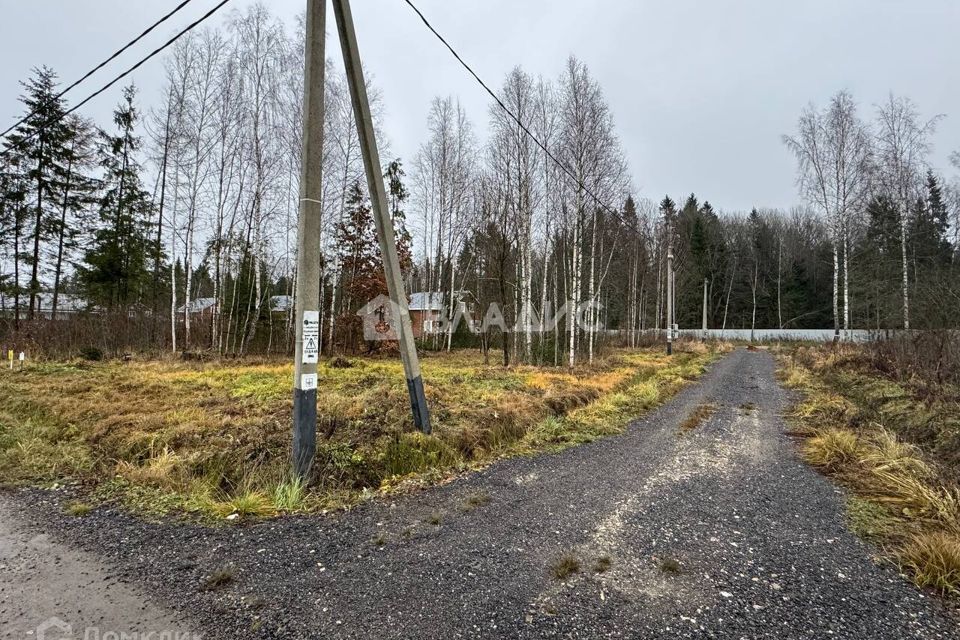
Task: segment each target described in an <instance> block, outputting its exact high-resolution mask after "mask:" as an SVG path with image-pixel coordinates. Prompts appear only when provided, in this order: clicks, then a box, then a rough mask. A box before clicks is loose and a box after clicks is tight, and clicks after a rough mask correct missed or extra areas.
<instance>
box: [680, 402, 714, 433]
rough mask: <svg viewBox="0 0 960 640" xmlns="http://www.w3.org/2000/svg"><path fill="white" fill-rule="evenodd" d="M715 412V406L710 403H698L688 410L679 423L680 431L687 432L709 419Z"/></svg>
mask: <svg viewBox="0 0 960 640" xmlns="http://www.w3.org/2000/svg"><path fill="white" fill-rule="evenodd" d="M716 412H717V406H716V405H715V404H712V403H709V402H707V403H704V404H701V405H698V406H697V407H696V408H695V409H694V410H693V411H691V412H690V415H688V416H687V417H686V418H684V420H683V422H681V423H680V433H689V432H691V431H693V430H694V429H696V428H697V427H699V426H700V425H701V424H703V423H704V422H706V421H707V420H709V419H710V417H711V416H712V415H713V414H714V413H716Z"/></svg>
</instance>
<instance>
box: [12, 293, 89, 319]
mask: <svg viewBox="0 0 960 640" xmlns="http://www.w3.org/2000/svg"><path fill="white" fill-rule="evenodd" d="M13 303H14V300H13V296H11V295H0V315H5V316H12V315H13V313H14V304H13ZM35 304H36V305H37V307H36V309H37V313H36V316H37V317H39V318H46V319H48V320H49V319H50V318H52V317H53V294H52V293H49V292H46V291H42V292H40V293H38V294H37V299H36V302H35ZM89 310H91V309H90V304H89V303H88V302H87V301H86V300H84V299H83V298H81V297H80V296H77V295H73V294H70V293H61V294H58V295H57V317H58V318H64V317H66V316H72V315H75V314H77V313H81V312H84V311H89ZM29 314H30V294H29V293H22V294H20V317H21V318H26V317H28V316H29Z"/></svg>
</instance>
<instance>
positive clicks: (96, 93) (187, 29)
mask: <svg viewBox="0 0 960 640" xmlns="http://www.w3.org/2000/svg"><path fill="white" fill-rule="evenodd" d="M228 2H230V0H221V1H220V2H219V3H218V4H217V5H215V6H214V7H213V8H212V9H210V10H209V11H207V12H206V13H205V14H203V15H202V16H200V17H199V18H197V19H196V20H194V21H193V22H191V23H190V24H188V25H187V26H186V27H184V28H183V30H181V31H180V32H179V33H177V35H175V36H173V37H172V38H170V39H169V40H167V41H166V42H165V43H163V44H162V45H160V46H159V47H157V48H156V49H154V50H153V51H151V52H150V53H149V54H147V55H146V56H144V57H143V58H141V59H140V60H139V61H137V63H136V64H134V65H133V66H132V67H130V68H129V69H127V70H126V71H124V72H123V73H121V74H120V75H118V76H116V77H115V78H114V79H113V80H111V81H110V82H108V83H106V84H105V85H103V86H102V87H100V88H99V89H97V90H96V91H94V92H93V93H91V94H90V95H89V96H87V97H86V98H84V99H83V100H81V101H80V102H78V103H77V104H75V105H74V106H72V107H70V108H69V109H67V110H66V111H64V112H63V113H62V114H60V115H59V116H57V117H56V118H53V119H52V120H50V121H48V122H44V123H43V124H41V125H40V127H38V128H37V129H36V130H35V131H34V132H33V133H31V134H30V135H29V136H27V137H25V138H23V139H21V140H20V141H19V142H17V143H16V144H14V145H11V146H8V147H7V148H6V149H4V150H3V151H0V155H3V154H6V153H9V152H10V151H12V150H13V149H14V148H15V147H17V146H19V145H22V144H23V143H25V142H26V141H27V140H30V139H31V138H33V137H34V136H36V135H37V134H38V133H39V132H40V131H42V130H43V129H44V128H45V127H48V126H50V125H52V124H56V123H57V122H59V121H60V120H63V119H64V118H66V117H67V116H68V115H70V114H71V113H73V112H74V111H76V110H77V109H79V108H80V107H82V106H83V105H85V104H87V103H88V102H90V101H91V100H93V99H94V98H96V97H97V96H99V95H100V94H101V93H103V92H104V91H106V90H107V89H109V88H110V87H112V86H113V85H115V84H116V83H118V82H120V81H121V80H123V79H124V78H126V77H127V76H128V75H130V74H131V73H133V72H134V71H136V70H137V69H139V68H140V67H141V66H143V65H144V64H145V63H146V62H147V61H148V60H150V59H152V58H154V57H155V56H157V55H158V54H159V53H160V52H162V51H163V50H164V49H166V48H167V47H169V46H170V45H172V44H173V43H174V42H176V41H177V40H179V39H180V38H182V37H183V36H184V35H186V34H187V33H189V32H190V31H192V30H193V29H195V28H196V27H197V26H199V25H200V24H201V23H202V22H204V21H205V20H206V19H207V18H209V17H210V16H212V15H213V14H215V13H216V12H217V11H219V10H220V9H221V8H222V7H223V6H224V5H225V4H227V3H228Z"/></svg>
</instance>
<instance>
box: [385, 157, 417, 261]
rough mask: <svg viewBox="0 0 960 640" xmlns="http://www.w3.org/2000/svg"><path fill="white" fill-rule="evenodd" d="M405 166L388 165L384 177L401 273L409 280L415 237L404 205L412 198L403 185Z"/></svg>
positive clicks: (398, 164) (395, 162)
mask: <svg viewBox="0 0 960 640" xmlns="http://www.w3.org/2000/svg"><path fill="white" fill-rule="evenodd" d="M405 175H406V173H405V172H404V170H403V164H402V163H401V162H400V160H399V159H397V160H394V161H393V162H391V163H390V164H388V165H387V170H386V172H385V173H384V174H383V177H384V178H386V179H387V182H388V184H389V194H390V219H391V220H392V221H393V230H394V233H395V236H396V241H397V256H398V257H399V259H400V271H401V272H403V276H404V280H407V279H409V276H410V273H411V271H412V270H413V236H411V235H410V231H409V230H408V229H407V216H406V213H404V211H403V205H404V203H405V202H406V201H407V198H409V197H410V192H409V191H407V188H406V187H405V186H404V184H403V176H405Z"/></svg>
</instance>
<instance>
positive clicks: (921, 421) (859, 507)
mask: <svg viewBox="0 0 960 640" xmlns="http://www.w3.org/2000/svg"><path fill="white" fill-rule="evenodd" d="M868 348H869V347H864V346H852V345H843V346H839V347H837V348H830V347H828V346H819V347H800V348H794V349H790V350H787V351H785V352H784V353H783V354H781V364H782V368H781V375H782V378H783V381H784V383H785V384H786V385H787V386H789V387H792V388H795V389H799V390H801V391H802V392H803V400H802V401H801V402H799V403H798V404H797V405H796V406H795V407H794V409H793V412H792V415H791V419H792V421H793V424H794V427H795V429H796V431H797V434H798V435H800V436H802V437H803V438H804V440H803V442H802V445H801V447H802V452H803V454H804V456H805V457H806V459H807V461H808V462H810V463H811V464H813V465H814V466H816V467H818V468H819V469H821V470H822V471H823V472H825V473H827V474H829V475H830V476H831V477H833V478H835V479H836V480H837V481H838V482H840V483H841V484H843V485H844V486H846V487H848V488H849V489H850V490H851V496H850V498H849V501H848V519H849V523H850V526H851V529H852V530H853V531H854V532H855V533H857V534H858V535H860V536H862V537H864V538H866V539H869V540H871V541H873V542H876V543H878V544H880V545H881V547H882V548H883V550H884V553H885V555H886V556H887V557H889V558H890V559H891V560H893V561H894V562H896V563H897V564H898V566H899V568H900V569H901V571H903V572H904V573H906V574H908V575H910V576H912V578H913V579H914V581H915V582H916V583H917V585H918V586H921V587H929V588H931V589H933V590H935V591H937V592H939V593H941V594H943V595H952V596H960V486H958V471H960V389H957V388H955V387H953V386H950V385H944V386H940V387H937V388H933V387H931V386H930V385H929V384H927V383H925V382H922V381H920V380H912V381H911V380H907V381H899V380H894V379H891V377H890V376H888V375H885V374H884V373H883V368H882V367H880V368H878V362H877V360H876V358H874V357H872V356H871V354H869V353H868V352H867V349H868ZM879 364H881V365H882V363H879Z"/></svg>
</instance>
